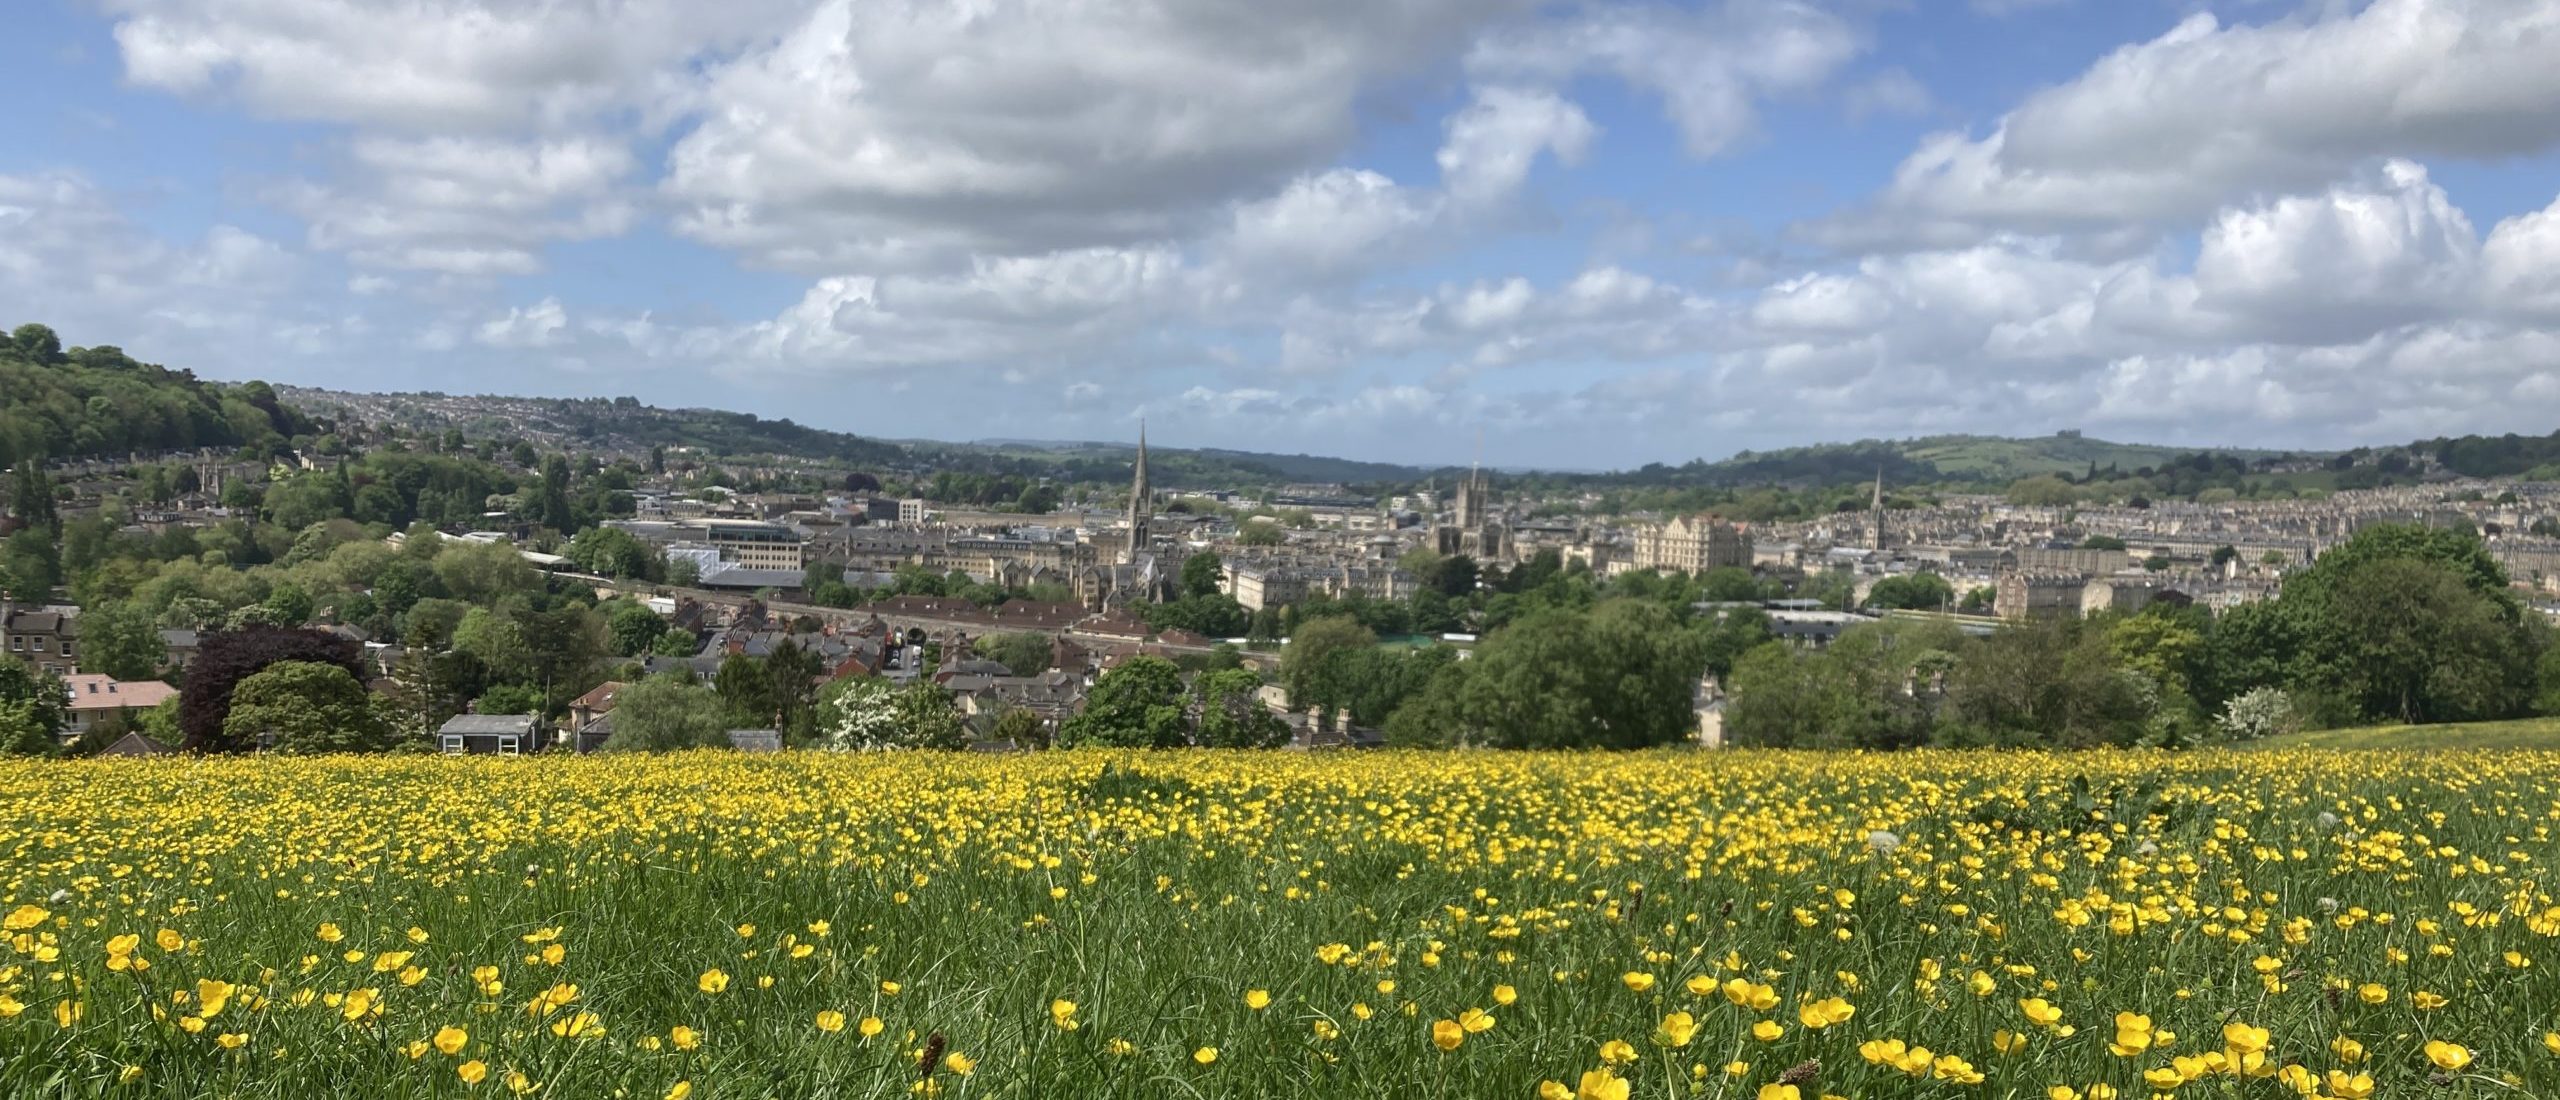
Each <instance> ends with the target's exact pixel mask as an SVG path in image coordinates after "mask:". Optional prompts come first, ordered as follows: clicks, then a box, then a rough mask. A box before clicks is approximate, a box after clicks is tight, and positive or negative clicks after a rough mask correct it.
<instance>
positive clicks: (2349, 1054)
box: [2329, 1035, 2560, 1066]
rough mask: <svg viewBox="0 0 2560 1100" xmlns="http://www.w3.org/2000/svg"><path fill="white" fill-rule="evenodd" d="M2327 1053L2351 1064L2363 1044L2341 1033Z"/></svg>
mask: <svg viewBox="0 0 2560 1100" xmlns="http://www.w3.org/2000/svg"><path fill="white" fill-rule="evenodd" d="M2329 1053H2331V1054H2335V1055H2337V1056H2338V1060H2339V1061H2341V1062H2344V1063H2346V1064H2348V1065H2351V1066H2352V1065H2354V1064H2356V1063H2358V1062H2361V1061H2364V1044H2363V1043H2359V1042H2357V1041H2355V1040H2353V1039H2350V1038H2347V1037H2346V1036H2344V1035H2341V1036H2338V1037H2337V1038H2335V1039H2331V1040H2329ZM2555 1053H2560V1051H2555Z"/></svg>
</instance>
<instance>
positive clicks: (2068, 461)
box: [1564, 432, 2329, 488]
mask: <svg viewBox="0 0 2560 1100" xmlns="http://www.w3.org/2000/svg"><path fill="white" fill-rule="evenodd" d="M2198 453H2205V454H2210V455H2212V456H2214V457H2215V458H2217V459H2220V458H2228V459H2231V460H2236V461H2238V462H2240V463H2242V464H2244V465H2247V466H2250V467H2253V468H2262V469H2274V468H2296V467H2311V466H2316V465H2318V464H2319V463H2320V462H2321V461H2323V460H2325V459H2326V458H2328V457H2329V455H2328V454H2327V453H2322V452H2277V451H2261V450H2246V449H2238V448H2193V447H2168V446H2161V445H2157V444H2149V443H2113V442H2109V441H2106V440H2103V439H2092V438H2089V437H2087V436H2083V435H2081V434H2079V433H2077V432H2063V433H2057V434H2054V435H2047V436H2034V437H2029V438H2008V437H2003V436H1987V435H1938V436H1924V437H1921V438H1917V439H1901V440H1881V439H1863V440H1859V441H1857V442H1854V443H1824V444H1817V445H1814V446H1807V447H1787V448H1782V449H1779V450H1774V451H1744V452H1742V453H1740V454H1737V455H1734V456H1733V457H1731V458H1727V459H1722V460H1718V461H1714V462H1709V461H1706V460H1703V459H1700V460H1695V461H1691V462H1688V463H1684V464H1682V465H1678V466H1670V465H1664V464H1662V463H1654V464H1652V465H1648V466H1643V467H1640V468H1638V469H1634V470H1622V471H1616V472H1612V473H1606V474H1594V475H1581V476H1574V477H1566V478H1564V480H1569V481H1580V482H1585V483H1589V484H1594V485H1622V486H1694V487H1714V488H1737V487H1742V486H1751V485H1794V486H1804V487H1810V486H1823V485H1842V484H1854V483H1857V482H1863V481H1869V480H1872V479H1873V478H1875V477H1876V476H1877V475H1878V474H1879V473H1881V474H1882V475H1883V477H1884V479H1885V481H1886V482H1887V483H1888V484H1892V485H1914V484H1941V483H1969V484H1984V485H2004V484H2007V483H2009V482H2012V481H2016V480H2018V479H2020V478H2028V477H2035V476H2038V475H2043V474H2071V475H2075V476H2078V475H2084V474H2087V473H2089V472H2090V471H2091V470H2093V469H2094V470H2097V471H2101V472H2104V471H2110V470H2113V471H2119V472H2123V473H2131V472H2133V471H2135V470H2138V469H2143V468H2149V467H2165V466H2168V465H2169V464H2171V463H2173V462H2176V461H2178V460H2180V459H2182V458H2185V459H2192V457H2193V456H2194V455H2196V454H2198Z"/></svg>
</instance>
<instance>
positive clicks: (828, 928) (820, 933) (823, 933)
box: [809, 920, 836, 939]
mask: <svg viewBox="0 0 2560 1100" xmlns="http://www.w3.org/2000/svg"><path fill="white" fill-rule="evenodd" d="M835 930H836V926H835V925H832V924H829V923H827V922H825V921H822V920H813V921H810V922H809V934H810V935H812V936H816V937H818V938H819V939H825V938H827V934H828V933H830V932H833V931H835Z"/></svg>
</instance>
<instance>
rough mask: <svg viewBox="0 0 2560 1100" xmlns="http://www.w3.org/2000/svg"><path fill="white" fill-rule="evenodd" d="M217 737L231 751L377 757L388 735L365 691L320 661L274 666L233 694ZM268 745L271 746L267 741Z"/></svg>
mask: <svg viewBox="0 0 2560 1100" xmlns="http://www.w3.org/2000/svg"><path fill="white" fill-rule="evenodd" d="M222 735H223V738H224V740H226V741H228V742H230V743H231V744H233V745H238V746H250V745H259V744H268V745H271V746H272V747H273V749H274V751H276V752H281V753H296V754H305V755H308V754H313V753H329V752H378V751H381V750H382V749H386V748H389V747H390V745H391V732H390V730H389V729H388V728H387V727H386V726H385V725H384V724H383V722H382V720H381V718H380V716H379V715H378V714H377V713H376V712H375V710H374V707H373V700H372V699H371V697H369V696H368V695H366V694H365V690H364V685H363V684H362V683H359V682H357V680H356V678H355V677H354V676H352V675H349V674H348V672H347V670H346V669H345V668H342V667H340V666H338V665H336V664H330V663H324V662H320V661H277V662H275V663H273V664H270V665H267V666H266V667H264V668H261V669H259V670H258V671H257V673H256V674H254V675H252V676H249V677H248V678H246V679H243V680H241V681H240V682H239V684H238V685H237V686H236V687H234V688H233V689H232V696H231V709H230V711H229V713H228V714H227V715H225V717H224V718H223V724H222ZM270 739H271V740H270Z"/></svg>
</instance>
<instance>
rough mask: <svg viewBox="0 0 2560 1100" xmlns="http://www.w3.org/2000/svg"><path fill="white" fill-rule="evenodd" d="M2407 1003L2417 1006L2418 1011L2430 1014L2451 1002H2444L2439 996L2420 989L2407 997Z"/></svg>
mask: <svg viewBox="0 0 2560 1100" xmlns="http://www.w3.org/2000/svg"><path fill="white" fill-rule="evenodd" d="M2409 1003H2410V1004H2412V1005H2415V1006H2417V1009H2418V1011H2421V1012H2432V1011H2435V1010H2436V1009H2439V1008H2443V1007H2444V1006H2445V1005H2447V1004H2450V1003H2452V1002H2450V1001H2447V1000H2445V999H2444V998H2443V997H2441V996H2438V995H2436V994H2433V993H2429V992H2427V991H2426V990H2423V989H2421V990H2419V991H2417V992H2415V993H2412V994H2410V995H2409Z"/></svg>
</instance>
